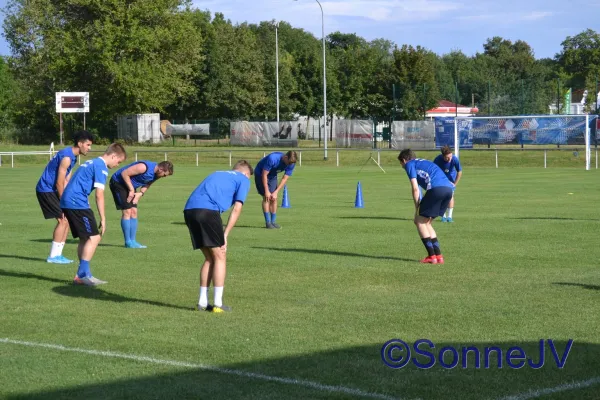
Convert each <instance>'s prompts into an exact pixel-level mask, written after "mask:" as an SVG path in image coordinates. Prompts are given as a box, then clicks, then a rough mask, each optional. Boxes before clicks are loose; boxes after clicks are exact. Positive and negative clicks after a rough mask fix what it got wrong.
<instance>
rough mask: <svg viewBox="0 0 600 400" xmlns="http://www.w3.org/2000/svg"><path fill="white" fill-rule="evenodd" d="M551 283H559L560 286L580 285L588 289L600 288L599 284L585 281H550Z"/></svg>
mask: <svg viewBox="0 0 600 400" xmlns="http://www.w3.org/2000/svg"><path fill="white" fill-rule="evenodd" d="M552 284H553V285H561V286H576V287H581V288H584V289H588V290H600V285H588V284H586V283H576V282H552Z"/></svg>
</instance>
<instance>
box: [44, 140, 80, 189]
mask: <svg viewBox="0 0 600 400" xmlns="http://www.w3.org/2000/svg"><path fill="white" fill-rule="evenodd" d="M65 157H69V158H70V159H71V164H70V165H69V166H68V167H67V175H69V172H71V170H72V169H73V167H74V166H75V161H76V160H77V156H76V155H75V153H73V148H72V147H67V148H66V149H62V150H61V151H59V152H58V153H56V154H55V155H54V157H53V158H52V160H50V162H49V163H48V165H46V168H45V169H44V172H43V173H42V176H41V177H40V180H39V181H38V183H37V186H36V187H35V191H36V192H40V193H50V192H56V178H57V177H58V168H59V167H60V163H61V162H62V160H63V159H64V158H65Z"/></svg>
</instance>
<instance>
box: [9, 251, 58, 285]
mask: <svg viewBox="0 0 600 400" xmlns="http://www.w3.org/2000/svg"><path fill="white" fill-rule="evenodd" d="M0 256H1V255H0ZM0 276H8V277H11V278H24V279H37V280H38V281H48V282H55V283H66V282H68V280H66V279H57V278H50V277H48V276H43V275H36V274H32V273H30V272H15V271H7V270H5V269H0Z"/></svg>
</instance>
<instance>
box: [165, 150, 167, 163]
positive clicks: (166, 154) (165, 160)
mask: <svg viewBox="0 0 600 400" xmlns="http://www.w3.org/2000/svg"><path fill="white" fill-rule="evenodd" d="M165 161H167V152H166V151H165Z"/></svg>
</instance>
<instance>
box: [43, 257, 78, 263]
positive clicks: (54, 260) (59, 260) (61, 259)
mask: <svg viewBox="0 0 600 400" xmlns="http://www.w3.org/2000/svg"><path fill="white" fill-rule="evenodd" d="M46 262H49V263H51V264H69V263H72V262H73V261H71V260H67V259H66V258H64V257H63V256H54V257H52V258H50V257H48V258H46Z"/></svg>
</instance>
